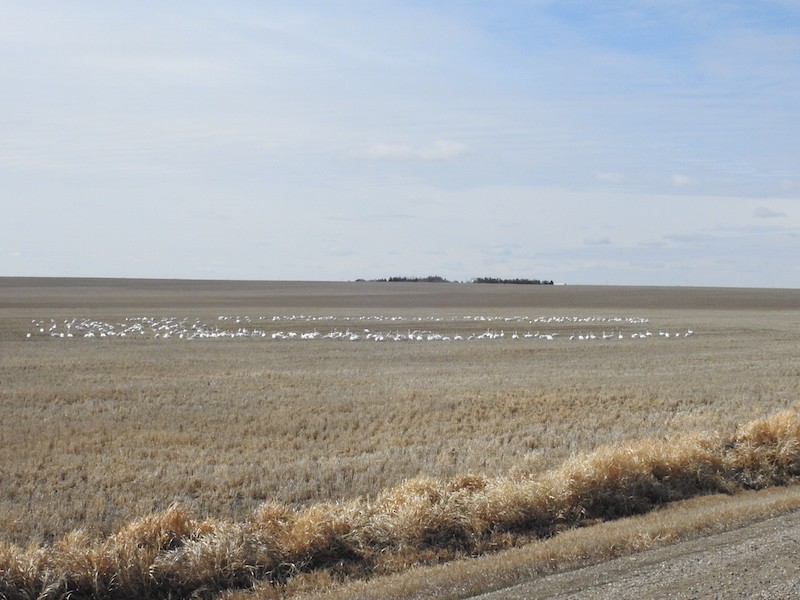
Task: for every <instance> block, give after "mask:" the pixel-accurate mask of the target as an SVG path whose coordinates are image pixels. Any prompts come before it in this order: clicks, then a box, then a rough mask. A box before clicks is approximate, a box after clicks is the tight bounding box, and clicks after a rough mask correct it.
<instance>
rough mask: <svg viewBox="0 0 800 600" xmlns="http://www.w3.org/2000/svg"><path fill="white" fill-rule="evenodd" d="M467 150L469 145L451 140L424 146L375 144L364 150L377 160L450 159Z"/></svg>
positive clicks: (461, 154)
mask: <svg viewBox="0 0 800 600" xmlns="http://www.w3.org/2000/svg"><path fill="white" fill-rule="evenodd" d="M468 152H469V146H467V145H466V144H461V143H459V142H454V141H452V140H436V141H435V142H433V143H431V144H428V145H425V146H408V145H406V144H375V145H374V146H372V147H371V148H369V149H368V150H367V152H366V154H367V157H369V158H372V159H378V160H422V161H438V160H452V159H455V158H459V157H461V156H464V155H465V154H467V153H468Z"/></svg>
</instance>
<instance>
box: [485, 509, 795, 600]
mask: <svg viewBox="0 0 800 600" xmlns="http://www.w3.org/2000/svg"><path fill="white" fill-rule="evenodd" d="M798 566H800V512H793V513H790V514H787V515H782V516H779V517H774V518H771V519H768V520H766V521H762V522H759V523H755V524H753V525H749V526H747V527H744V528H742V529H736V530H733V531H727V532H725V533H720V534H717V535H713V536H710V537H706V538H701V539H695V540H689V541H685V542H681V543H678V544H675V545H671V546H667V547H663V548H659V549H657V550H651V551H647V552H642V553H640V554H635V555H633V556H626V557H623V558H618V559H614V560H611V561H608V562H604V563H601V564H598V565H594V566H591V567H586V568H583V569H578V570H575V571H569V572H566V573H560V574H557V575H551V576H549V577H544V578H542V579H537V580H536V581H531V582H526V583H521V584H519V585H516V586H514V587H511V588H507V589H504V590H499V591H495V592H491V593H488V594H482V595H480V596H476V597H475V598H480V600H522V599H526V600H533V599H536V598H549V599H558V600H567V599H569V600H584V599H590V598H591V599H592V600H603V599H609V600H610V599H616V600H619V599H625V598H630V599H632V600H633V599H636V600H639V599H642V598H671V599H690V598H719V599H723V598H724V599H728V598H764V599H767V598H769V599H772V600H775V599H781V598H784V599H788V598H800V568H798Z"/></svg>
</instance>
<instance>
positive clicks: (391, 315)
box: [0, 278, 800, 546]
mask: <svg viewBox="0 0 800 600" xmlns="http://www.w3.org/2000/svg"><path fill="white" fill-rule="evenodd" d="M799 342H800V291H798V290H772V289H764V290H761V289H712V288H632V287H630V288H629V287H614V286H608V287H591V286H527V285H489V284H484V285H477V284H442V283H373V282H352V283H322V282H218V281H217V282H203V281H151V280H70V279H63V280H58V279H14V278H3V279H0V382H2V387H0V401H1V402H2V409H3V410H2V416H0V419H1V420H0V464H1V465H3V466H2V467H1V468H2V478H1V479H0V516H2V518H1V519H0V539H2V540H4V541H5V542H8V543H14V544H18V545H21V546H24V545H30V544H34V545H36V544H39V545H42V544H45V545H46V544H52V543H54V542H56V541H58V540H59V539H62V538H63V536H65V535H66V534H68V533H69V532H71V531H73V530H76V529H81V530H82V531H84V532H86V534H87V535H88V536H90V537H92V538H97V539H100V538H102V537H103V536H108V535H110V534H112V533H114V532H115V531H118V530H119V529H120V528H121V527H123V526H124V525H125V524H126V523H130V522H131V521H133V520H135V519H138V518H140V517H143V516H145V515H149V514H153V513H156V512H159V511H164V510H167V509H168V508H169V507H170V506H173V505H174V504H175V503H178V504H179V505H180V506H181V507H184V508H185V509H186V510H187V511H189V512H190V513H191V514H192V515H195V516H197V517H198V518H210V519H217V520H225V521H229V522H241V521H243V520H246V519H247V518H248V515H251V514H253V513H254V511H257V510H258V509H259V507H260V506H262V505H264V503H277V504H280V505H282V506H285V507H288V508H289V509H290V510H302V509H303V508H304V507H310V506H314V505H317V504H321V503H328V504H330V503H334V504H336V503H339V504H342V503H347V502H351V501H355V500H357V499H374V498H376V497H378V496H379V495H380V494H381V493H382V492H384V491H386V490H391V489H396V488H398V486H402V485H404V482H408V481H409V480H433V481H450V480H453V479H454V478H458V477H463V476H467V475H468V476H471V477H476V478H488V479H491V478H515V477H517V478H518V477H527V478H534V477H537V476H539V475H541V474H545V473H547V472H552V471H553V470H554V469H557V468H558V467H559V466H560V465H562V464H564V463H565V462H566V461H568V460H570V458H571V457H575V456H576V455H581V454H586V453H591V452H593V451H595V450H597V449H598V448H601V447H607V446H620V445H623V446H624V445H625V444H627V443H636V441H637V440H642V439H661V440H668V439H671V438H672V437H673V436H681V435H688V434H695V433H696V434H701V433H703V434H714V435H720V436H729V435H734V433H735V432H736V431H737V428H738V427H739V426H740V425H742V424H743V423H747V422H750V421H752V420H754V419H757V418H761V417H767V416H769V415H773V414H775V413H778V412H781V411H787V410H789V411H798V410H800V394H798V392H799V391H800V352H798V349H799V348H800V344H799Z"/></svg>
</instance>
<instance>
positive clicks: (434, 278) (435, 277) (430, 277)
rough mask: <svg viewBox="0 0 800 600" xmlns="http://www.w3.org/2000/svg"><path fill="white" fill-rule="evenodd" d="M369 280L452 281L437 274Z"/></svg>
mask: <svg viewBox="0 0 800 600" xmlns="http://www.w3.org/2000/svg"><path fill="white" fill-rule="evenodd" d="M371 281H389V282H392V283H394V282H396V281H404V282H410V283H419V282H425V283H452V282H451V281H448V280H447V279H445V278H444V277H440V276H439V275H428V276H427V277H389V278H388V279H372V280H371Z"/></svg>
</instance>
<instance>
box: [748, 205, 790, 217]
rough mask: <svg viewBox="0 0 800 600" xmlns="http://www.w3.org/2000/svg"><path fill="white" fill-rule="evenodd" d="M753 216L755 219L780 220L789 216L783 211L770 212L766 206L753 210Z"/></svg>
mask: <svg viewBox="0 0 800 600" xmlns="http://www.w3.org/2000/svg"><path fill="white" fill-rule="evenodd" d="M753 216H754V217H755V218H756V219H780V218H785V217H788V216H789V215H787V214H786V213H785V212H783V211H779V210H772V209H771V208H767V207H766V206H759V207H758V208H757V209H755V211H753Z"/></svg>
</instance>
